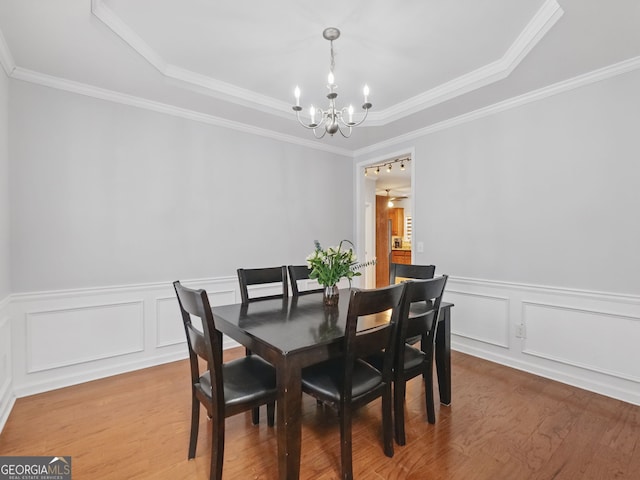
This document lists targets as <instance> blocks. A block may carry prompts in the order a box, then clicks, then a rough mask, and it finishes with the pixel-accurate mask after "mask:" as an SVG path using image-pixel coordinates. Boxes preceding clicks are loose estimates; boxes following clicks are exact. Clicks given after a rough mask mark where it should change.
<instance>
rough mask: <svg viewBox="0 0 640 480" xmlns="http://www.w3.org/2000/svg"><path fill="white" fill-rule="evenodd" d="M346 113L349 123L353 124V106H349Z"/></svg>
mask: <svg viewBox="0 0 640 480" xmlns="http://www.w3.org/2000/svg"><path fill="white" fill-rule="evenodd" d="M347 111H348V112H349V123H353V105H349V109H348V110H347Z"/></svg>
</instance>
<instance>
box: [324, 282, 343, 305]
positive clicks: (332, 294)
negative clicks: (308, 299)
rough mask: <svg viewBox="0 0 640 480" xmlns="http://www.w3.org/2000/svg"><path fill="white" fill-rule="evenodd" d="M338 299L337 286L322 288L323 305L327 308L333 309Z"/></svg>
mask: <svg viewBox="0 0 640 480" xmlns="http://www.w3.org/2000/svg"><path fill="white" fill-rule="evenodd" d="M339 299H340V291H339V290H338V286H337V285H331V286H329V287H324V296H323V300H324V304H325V305H326V306H327V307H335V306H336V305H338V300H339Z"/></svg>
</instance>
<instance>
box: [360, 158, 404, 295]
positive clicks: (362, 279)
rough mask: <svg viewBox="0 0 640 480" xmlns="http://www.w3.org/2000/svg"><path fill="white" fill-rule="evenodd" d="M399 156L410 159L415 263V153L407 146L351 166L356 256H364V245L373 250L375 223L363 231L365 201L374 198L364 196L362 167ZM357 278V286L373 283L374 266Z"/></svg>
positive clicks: (362, 257) (366, 269)
mask: <svg viewBox="0 0 640 480" xmlns="http://www.w3.org/2000/svg"><path fill="white" fill-rule="evenodd" d="M399 157H409V158H410V159H411V161H410V162H409V169H410V174H411V197H410V201H409V203H410V205H411V221H412V231H413V234H412V238H411V244H412V249H411V262H412V263H415V248H413V246H414V245H415V232H416V195H415V192H416V188H415V181H416V170H415V165H416V154H415V147H413V146H411V147H407V148H403V149H401V150H398V151H395V152H390V153H385V154H384V155H377V156H375V157H373V158H368V159H366V160H360V161H356V162H355V163H354V167H353V178H354V186H355V189H354V190H355V219H356V221H355V230H356V231H355V239H356V242H355V243H356V254H357V256H358V258H360V259H364V258H365V245H373V251H375V247H376V245H375V223H374V225H373V227H374V230H373V231H369V232H367V231H365V215H366V212H365V207H366V203H367V202H371V201H372V200H373V201H374V204H375V199H367V198H365V191H366V189H365V176H364V168H365V167H367V166H369V165H375V164H379V163H384V162H385V161H389V160H392V159H395V158H399ZM366 235H372V236H373V238H371V239H369V240H368V239H367V237H366ZM370 275H373V276H374V278H373V279H371V278H368V276H370ZM356 278H359V279H360V281H359V282H358V283H359V286H366V285H372V284H373V285H375V268H365V269H364V270H363V272H362V277H356Z"/></svg>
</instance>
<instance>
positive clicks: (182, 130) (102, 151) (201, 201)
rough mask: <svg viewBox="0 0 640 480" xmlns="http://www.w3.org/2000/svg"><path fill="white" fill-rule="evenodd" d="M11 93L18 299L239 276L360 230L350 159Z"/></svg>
mask: <svg viewBox="0 0 640 480" xmlns="http://www.w3.org/2000/svg"><path fill="white" fill-rule="evenodd" d="M11 87H12V94H11V99H10V108H9V116H10V119H11V122H10V128H9V132H10V138H11V142H10V145H9V153H10V157H11V165H12V168H11V182H12V185H13V186H14V187H15V188H12V193H11V272H12V289H13V292H32V291H46V290H58V289H67V288H78V287H91V286H109V285H127V284H136V283H145V282H165V281H166V282H168V281H172V280H175V279H192V278H211V277H216V276H229V275H235V270H236V268H238V267H240V266H248V267H250V266H267V265H280V264H286V263H301V262H304V259H305V257H306V256H307V255H308V254H309V253H310V252H311V251H312V250H313V240H314V239H315V238H317V239H319V240H320V241H321V242H323V243H325V244H334V243H336V242H337V241H338V240H340V239H342V238H351V237H352V235H353V226H352V225H353V214H352V208H351V205H352V201H353V199H352V181H353V172H352V165H351V162H350V159H347V158H344V157H341V156H339V155H335V154H331V153H326V152H321V151H318V150H312V149H308V148H304V147H301V146H296V145H292V144H287V143H284V142H281V141H277V140H271V139H268V138H263V137H259V136H256V135H251V134H247V133H241V132H238V131H234V130H230V129H225V128H221V127H215V126H211V125H206V124H201V123H197V122H193V121H189V120H185V119H182V118H177V117H172V116H169V115H164V114H158V113H154V112H151V111H146V110H142V109H137V108H133V107H129V106H124V105H120V104H115V103H108V102H103V101H100V100H96V99H93V98H88V97H84V96H80V95H75V94H71V93H67V92H63V91H59V90H54V89H49V88H44V87H40V86H37V85H33V84H28V83H24V82H20V81H15V82H13V83H12V85H11ZM5 110H6V109H5ZM5 117H6V115H5ZM3 163H4V164H6V159H5V160H3ZM1 218H2V217H0V219H1ZM5 223H6V222H5ZM1 259H2V257H0V262H1V261H2V260H1ZM3 270H4V269H3ZM0 285H1V284H0ZM5 289H6V287H5Z"/></svg>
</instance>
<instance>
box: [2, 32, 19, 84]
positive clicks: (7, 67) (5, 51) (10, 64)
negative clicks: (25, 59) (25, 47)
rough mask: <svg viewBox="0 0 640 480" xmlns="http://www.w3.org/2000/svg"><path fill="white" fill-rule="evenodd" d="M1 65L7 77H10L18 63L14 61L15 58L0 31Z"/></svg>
mask: <svg viewBox="0 0 640 480" xmlns="http://www.w3.org/2000/svg"><path fill="white" fill-rule="evenodd" d="M0 64H2V68H3V69H4V71H5V73H6V74H7V77H10V76H11V74H12V73H13V71H14V70H15V68H16V63H15V62H14V61H13V56H12V55H11V51H10V50H9V46H8V45H7V41H6V40H5V39H4V35H3V34H2V30H0Z"/></svg>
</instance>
